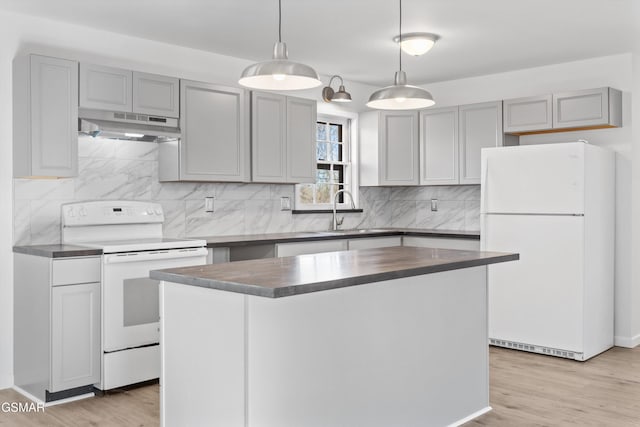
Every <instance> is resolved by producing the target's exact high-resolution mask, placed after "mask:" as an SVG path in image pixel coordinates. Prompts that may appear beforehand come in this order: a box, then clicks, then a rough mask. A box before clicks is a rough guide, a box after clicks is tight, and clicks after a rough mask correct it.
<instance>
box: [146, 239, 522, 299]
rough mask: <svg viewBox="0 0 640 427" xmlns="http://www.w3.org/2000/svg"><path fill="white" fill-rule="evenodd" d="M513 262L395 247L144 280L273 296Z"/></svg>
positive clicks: (492, 255)
mask: <svg viewBox="0 0 640 427" xmlns="http://www.w3.org/2000/svg"><path fill="white" fill-rule="evenodd" d="M517 259H519V255H518V254H512V253H498V252H476V251H459V250H452V249H434V248H416V247H401V246H398V247H391V248H379V249H364V250H356V251H341V252H326V253H321V254H312V255H299V256H295V257H286V258H268V259H259V260H251V261H238V262H231V263H224V264H210V265H202V266H193V267H183V268H172V269H166V270H154V271H151V272H150V277H151V278H153V279H157V280H165V281H168V282H175V283H181V284H185V285H191V286H200V287H205V288H211V289H218V290H223V291H229V292H236V293H241V294H247V295H256V296H262V297H270V298H279V297H286V296H292V295H298V294H305V293H309V292H318V291H325V290H329V289H336V288H342V287H346V286H355V285H361V284H365V283H372V282H380V281H383V280H391V279H398V278H402V277H410V276H418V275H422V274H430V273H437V272H441V271H448V270H456V269H461V268H468V267H475V266H481V265H487V264H494V263H499V262H506V261H514V260H517Z"/></svg>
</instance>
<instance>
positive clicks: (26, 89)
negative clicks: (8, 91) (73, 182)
mask: <svg viewBox="0 0 640 427" xmlns="http://www.w3.org/2000/svg"><path fill="white" fill-rule="evenodd" d="M77 174H78V63H77V62H76V61H68V60H66V59H58V58H51V57H47V56H40V55H26V56H18V57H16V58H15V59H14V61H13V176H14V177H16V178H23V177H73V176H76V175H77Z"/></svg>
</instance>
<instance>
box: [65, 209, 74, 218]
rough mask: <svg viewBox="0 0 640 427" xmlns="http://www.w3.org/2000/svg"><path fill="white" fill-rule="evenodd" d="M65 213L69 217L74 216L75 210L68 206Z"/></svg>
mask: <svg viewBox="0 0 640 427" xmlns="http://www.w3.org/2000/svg"><path fill="white" fill-rule="evenodd" d="M67 213H68V214H69V216H70V217H72V218H73V217H74V216H76V211H75V210H73V208H69V210H67Z"/></svg>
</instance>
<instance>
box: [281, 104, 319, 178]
mask: <svg viewBox="0 0 640 427" xmlns="http://www.w3.org/2000/svg"><path fill="white" fill-rule="evenodd" d="M316 109H317V103H316V101H314V100H310V99H301V98H292V97H287V182H292V183H305V182H307V183H313V182H316V138H315V130H316V120H317V116H318V114H317V111H316Z"/></svg>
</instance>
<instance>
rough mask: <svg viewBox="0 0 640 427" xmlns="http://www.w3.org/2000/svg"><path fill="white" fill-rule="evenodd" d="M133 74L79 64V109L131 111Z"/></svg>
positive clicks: (116, 69) (118, 69)
mask: <svg viewBox="0 0 640 427" xmlns="http://www.w3.org/2000/svg"><path fill="white" fill-rule="evenodd" d="M132 78H133V72H132V71H129V70H121V69H120V68H111V67H103V66H102V65H93V64H84V63H81V64H80V107H81V108H95V109H98V110H109V111H129V112H130V111H133V104H132V101H131V95H132V93H133V89H132Z"/></svg>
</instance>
